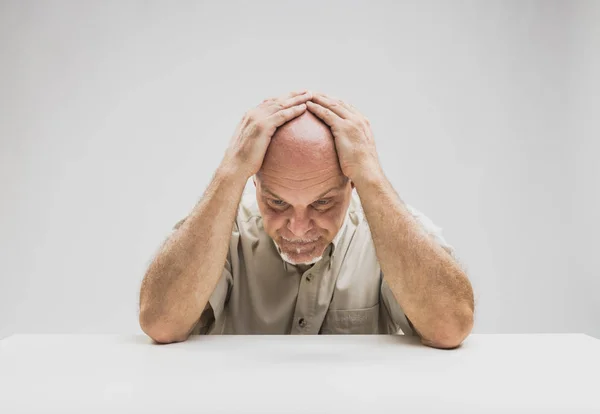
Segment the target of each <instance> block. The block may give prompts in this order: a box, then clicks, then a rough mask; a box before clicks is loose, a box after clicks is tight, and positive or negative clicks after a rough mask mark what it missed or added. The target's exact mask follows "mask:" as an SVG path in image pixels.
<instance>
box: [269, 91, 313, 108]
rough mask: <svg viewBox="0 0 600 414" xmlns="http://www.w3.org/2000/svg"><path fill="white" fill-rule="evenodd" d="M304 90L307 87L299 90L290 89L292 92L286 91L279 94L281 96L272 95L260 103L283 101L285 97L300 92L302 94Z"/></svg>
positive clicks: (290, 96) (287, 97)
mask: <svg viewBox="0 0 600 414" xmlns="http://www.w3.org/2000/svg"><path fill="white" fill-rule="evenodd" d="M306 92H308V90H307V89H300V90H297V91H292V92H289V93H286V94H284V95H281V96H273V97H271V98H267V99H265V100H264V101H262V102H261V105H262V104H265V103H269V104H270V103H273V102H276V101H285V100H287V99H290V98H293V97H294V96H298V95H302V94H304V93H306Z"/></svg>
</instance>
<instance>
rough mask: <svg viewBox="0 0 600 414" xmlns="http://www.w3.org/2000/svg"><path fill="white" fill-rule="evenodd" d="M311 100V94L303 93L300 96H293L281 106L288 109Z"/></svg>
mask: <svg viewBox="0 0 600 414" xmlns="http://www.w3.org/2000/svg"><path fill="white" fill-rule="evenodd" d="M311 98H312V94H311V93H310V92H305V93H303V94H302V95H297V96H294V97H293V98H289V99H287V100H285V101H283V103H282V104H281V105H282V106H283V108H290V107H292V106H296V105H300V104H303V103H305V102H306V101H309V100H310V99H311Z"/></svg>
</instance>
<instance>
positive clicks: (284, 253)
mask: <svg viewBox="0 0 600 414" xmlns="http://www.w3.org/2000/svg"><path fill="white" fill-rule="evenodd" d="M275 244H277V245H278V247H279V249H278V250H279V254H280V256H281V258H282V259H283V260H285V261H286V262H288V263H290V264H293V265H312V264H315V263H317V262H318V261H319V260H321V258H322V257H323V252H324V251H325V247H324V246H322V245H317V246H315V247H314V248H313V249H311V250H309V251H307V252H298V251H295V250H293V249H285V250H284V249H282V248H281V245H280V244H279V243H275Z"/></svg>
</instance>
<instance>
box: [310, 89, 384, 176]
mask: <svg viewBox="0 0 600 414" xmlns="http://www.w3.org/2000/svg"><path fill="white" fill-rule="evenodd" d="M306 104H307V108H308V110H309V111H310V112H312V113H313V114H315V115H316V116H318V117H319V118H320V119H322V120H323V122H325V123H326V124H327V125H329V127H330V128H331V132H332V133H333V137H334V139H335V147H336V150H337V153H338V159H339V161H340V167H341V168H342V172H343V173H344V175H345V176H346V177H348V178H350V179H351V180H352V181H353V182H354V183H356V180H357V179H360V178H363V177H364V176H365V175H373V174H381V167H380V164H379V159H378V157H377V150H376V149H375V140H374V139H373V132H372V131H371V125H370V123H369V120H368V119H367V118H366V117H365V116H363V115H362V114H361V113H360V112H359V111H358V110H357V109H356V108H354V107H353V106H352V105H350V104H348V103H346V102H344V101H342V100H340V99H335V98H333V97H330V96H327V95H325V94H324V93H319V92H313V96H312V99H311V100H310V101H308V102H307V103H306Z"/></svg>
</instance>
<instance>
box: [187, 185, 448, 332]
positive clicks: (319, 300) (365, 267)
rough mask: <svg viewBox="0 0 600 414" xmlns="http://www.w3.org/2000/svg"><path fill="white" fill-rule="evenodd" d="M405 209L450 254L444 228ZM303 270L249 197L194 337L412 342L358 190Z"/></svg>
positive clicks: (245, 198) (239, 214) (246, 195)
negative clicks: (365, 337) (352, 337)
mask: <svg viewBox="0 0 600 414" xmlns="http://www.w3.org/2000/svg"><path fill="white" fill-rule="evenodd" d="M407 207H408V209H409V211H410V212H411V213H412V214H413V215H414V216H415V217H416V218H417V219H418V221H419V222H420V223H421V224H422V225H423V228H424V230H425V231H427V232H428V233H430V234H431V235H432V236H433V237H434V238H435V239H436V240H437V241H438V242H439V243H440V244H441V245H442V246H444V247H446V248H447V249H449V250H450V251H451V250H452V246H450V245H449V244H447V243H446V241H445V240H444V238H443V237H442V234H441V230H442V229H441V228H439V227H437V226H436V225H435V224H433V223H432V222H431V220H429V219H428V218H427V217H426V216H425V215H423V214H422V213H420V212H419V211H417V210H416V209H414V208H413V207H411V206H407ZM178 224H179V223H178ZM305 268H306V266H305ZM301 269H302V266H295V265H291V264H289V263H287V262H285V261H284V260H283V259H282V258H281V256H280V254H279V251H278V249H277V247H276V245H275V243H274V242H273V240H272V239H271V238H270V237H269V235H268V234H267V233H266V232H265V230H264V227H263V221H262V217H261V215H260V211H259V209H258V205H257V202H256V195H255V194H254V192H251V193H247V194H245V195H244V196H243V197H242V200H241V202H240V206H239V209H238V214H237V218H236V220H235V224H234V228H233V232H232V235H231V241H230V244H229V252H228V254H227V260H226V263H225V266H224V269H223V274H222V276H221V278H220V280H219V282H218V284H217V287H216V288H215V290H214V292H213V293H212V295H211V297H210V299H209V304H208V305H207V307H206V309H205V310H204V312H203V313H202V316H201V317H200V319H199V321H198V323H197V325H196V326H195V328H194V330H193V331H192V334H393V333H399V334H402V333H403V334H406V335H412V334H413V330H412V329H411V325H410V323H409V321H408V320H407V318H406V316H405V315H404V312H403V311H402V309H401V308H400V306H399V305H398V302H397V301H396V299H395V297H394V295H393V293H392V291H391V290H390V288H389V286H388V285H387V283H386V281H385V278H384V277H383V274H382V272H381V269H380V266H379V263H378V261H377V256H376V255H375V246H374V245H373V240H372V238H371V233H370V230H369V226H368V223H367V221H366V219H365V216H364V213H363V210H362V207H361V203H360V199H359V197H358V195H357V193H356V190H354V191H353V193H352V200H351V202H350V206H349V208H348V211H347V213H346V218H345V221H344V224H343V225H342V227H341V228H340V231H339V232H338V234H337V235H336V237H335V238H334V240H333V241H332V243H330V244H329V246H328V247H327V248H326V250H325V252H324V254H323V257H322V259H321V260H319V261H318V262H317V263H315V264H314V265H312V267H310V268H308V269H306V270H304V271H302V270H301Z"/></svg>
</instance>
